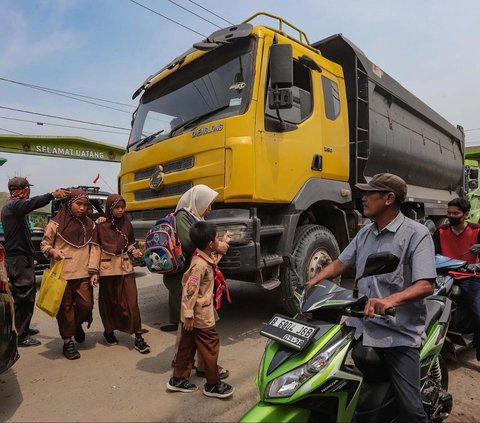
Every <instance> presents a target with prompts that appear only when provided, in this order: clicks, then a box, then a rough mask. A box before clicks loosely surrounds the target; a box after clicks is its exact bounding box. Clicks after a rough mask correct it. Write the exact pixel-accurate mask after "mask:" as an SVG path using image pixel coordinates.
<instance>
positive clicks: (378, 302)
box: [363, 297, 396, 317]
mask: <svg viewBox="0 0 480 423" xmlns="http://www.w3.org/2000/svg"><path fill="white" fill-rule="evenodd" d="M395 305H396V304H395V303H394V302H393V301H391V300H390V299H389V297H385V298H369V299H368V301H367V303H366V304H365V308H364V309H363V314H365V316H368V317H375V315H376V314H381V315H382V316H385V315H387V314H389V315H393V314H394V311H391V310H395ZM388 309H390V310H388ZM387 310H388V311H387ZM392 313H393V314H392Z"/></svg>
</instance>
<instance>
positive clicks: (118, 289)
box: [98, 273, 142, 334]
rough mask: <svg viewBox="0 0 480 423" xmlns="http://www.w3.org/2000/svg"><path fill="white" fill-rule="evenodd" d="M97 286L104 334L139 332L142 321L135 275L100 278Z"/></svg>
mask: <svg viewBox="0 0 480 423" xmlns="http://www.w3.org/2000/svg"><path fill="white" fill-rule="evenodd" d="M99 285H100V287H99V293H98V308H99V311H100V317H101V318H102V322H103V327H104V328H105V332H107V333H112V332H113V331H114V330H119V331H122V332H126V333H130V334H132V333H137V332H140V329H141V327H142V321H141V319H140V310H139V309H138V302H137V284H136V282H135V274H134V273H131V274H129V275H118V276H101V277H100V281H99Z"/></svg>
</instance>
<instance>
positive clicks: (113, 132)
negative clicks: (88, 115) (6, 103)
mask: <svg viewBox="0 0 480 423" xmlns="http://www.w3.org/2000/svg"><path fill="white" fill-rule="evenodd" d="M0 119H7V120H15V121H17V122H28V123H35V124H36V125H38V126H44V125H47V126H58V127H60V128H73V129H82V130H84V131H94V132H107V133H109V134H119V135H125V133H124V132H115V131H107V130H105V129H93V128H85V127H84V126H71V125H60V124H58V123H49V122H38V121H35V120H28V119H18V118H12V117H7V116H0Z"/></svg>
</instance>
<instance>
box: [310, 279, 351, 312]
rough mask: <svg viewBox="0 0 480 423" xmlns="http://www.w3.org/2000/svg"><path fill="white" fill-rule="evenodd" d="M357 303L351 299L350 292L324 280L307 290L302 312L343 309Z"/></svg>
mask: <svg viewBox="0 0 480 423" xmlns="http://www.w3.org/2000/svg"><path fill="white" fill-rule="evenodd" d="M357 301H358V299H356V298H353V293H352V291H351V290H349V289H345V288H342V287H340V286H338V285H337V284H336V283H334V282H331V281H328V280H325V281H322V282H321V283H319V284H317V285H315V286H313V287H312V288H310V289H309V291H308V294H307V296H306V298H305V301H304V303H303V306H302V311H303V312H304V313H310V312H312V311H315V310H318V309H320V308H329V309H332V308H344V307H346V306H348V305H351V304H354V303H356V302H357Z"/></svg>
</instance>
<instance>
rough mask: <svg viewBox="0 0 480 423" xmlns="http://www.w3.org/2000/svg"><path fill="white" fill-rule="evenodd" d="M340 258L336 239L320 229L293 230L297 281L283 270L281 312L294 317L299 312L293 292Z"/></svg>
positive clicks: (315, 226)
mask: <svg viewBox="0 0 480 423" xmlns="http://www.w3.org/2000/svg"><path fill="white" fill-rule="evenodd" d="M339 254H340V248H339V247H338V243H337V240H336V239H335V236H334V235H333V234H332V232H330V231H329V230H328V229H327V228H325V227H324V226H320V225H302V226H299V227H298V228H297V229H296V232H295V237H294V240H293V253H292V255H293V258H294V263H295V268H296V270H297V273H298V275H299V276H300V280H298V278H297V276H296V275H295V273H294V272H292V271H291V270H286V271H285V273H284V274H283V277H282V283H281V285H280V295H281V298H282V305H283V308H284V310H285V311H286V312H287V313H288V314H289V315H292V316H293V315H295V314H296V313H298V311H299V310H300V305H299V304H298V301H297V300H296V299H295V298H294V297H293V295H292V292H293V290H294V289H298V288H303V286H304V285H305V282H306V281H307V280H309V279H310V278H312V277H313V276H314V275H316V274H317V273H318V272H319V271H320V270H321V269H322V268H323V267H324V266H326V265H327V264H329V263H331V262H332V261H333V260H335V259H336V258H337V257H338V256H339Z"/></svg>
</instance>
